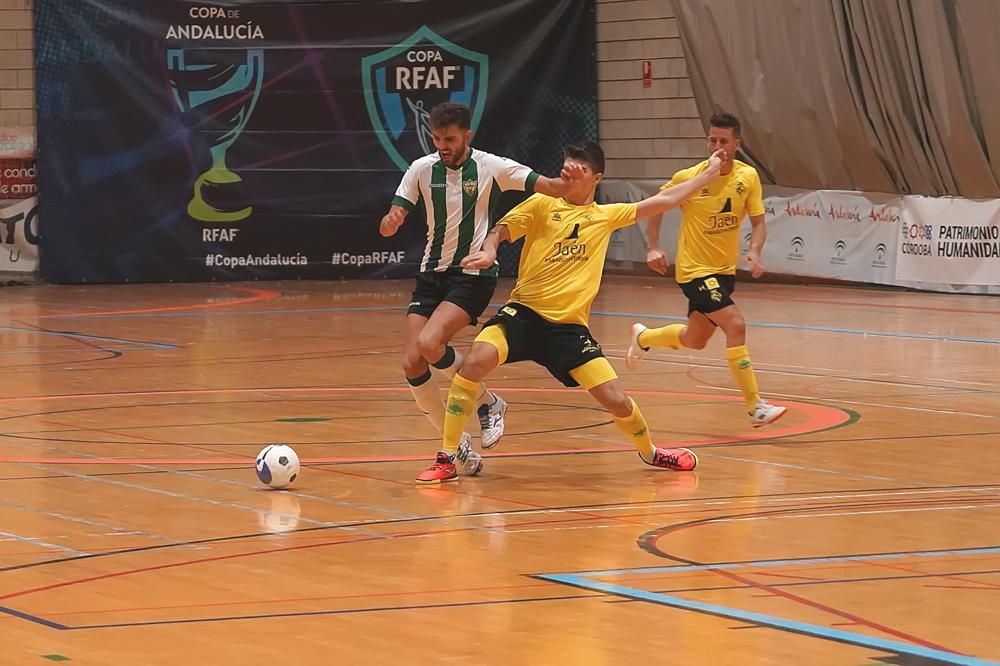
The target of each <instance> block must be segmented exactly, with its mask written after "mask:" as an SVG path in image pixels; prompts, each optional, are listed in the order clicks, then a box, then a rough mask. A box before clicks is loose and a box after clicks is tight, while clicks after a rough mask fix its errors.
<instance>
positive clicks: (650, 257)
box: [646, 248, 670, 275]
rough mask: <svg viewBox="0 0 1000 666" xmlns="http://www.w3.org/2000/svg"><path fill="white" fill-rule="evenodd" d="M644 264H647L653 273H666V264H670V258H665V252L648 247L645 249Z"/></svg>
mask: <svg viewBox="0 0 1000 666" xmlns="http://www.w3.org/2000/svg"><path fill="white" fill-rule="evenodd" d="M646 265H647V266H649V268H650V270H652V271H653V272H654V273H659V274H660V275H666V274H667V266H669V265H670V260H669V259H667V254H666V253H665V252H664V251H663V250H661V249H659V248H650V249H649V250H646Z"/></svg>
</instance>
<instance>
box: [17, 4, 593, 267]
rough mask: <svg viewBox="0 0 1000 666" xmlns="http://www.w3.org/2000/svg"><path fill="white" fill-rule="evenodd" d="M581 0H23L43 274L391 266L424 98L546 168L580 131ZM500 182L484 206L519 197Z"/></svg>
mask: <svg viewBox="0 0 1000 666" xmlns="http://www.w3.org/2000/svg"><path fill="white" fill-rule="evenodd" d="M593 11H594V7H593V0H480V1H479V2H454V1H453V0H417V1H409V2H341V1H337V0H330V1H326V2H316V1H315V0H314V1H310V2H296V1H295V0H282V1H280V2H279V1H276V0H271V1H256V0H255V1H251V0H244V1H242V2H211V3H210V2H189V1H187V0H87V1H86V2H66V1H65V0H36V2H35V20H36V42H37V44H38V47H37V49H36V59H37V71H38V75H37V76H38V83H37V87H38V142H39V154H40V155H42V156H43V157H42V159H40V161H39V164H38V168H39V184H40V187H41V188H43V189H44V192H45V196H44V197H42V198H41V200H40V202H39V205H40V216H41V217H42V218H43V219H44V220H45V234H44V235H43V236H42V239H41V253H40V257H41V273H42V277H43V278H44V279H46V280H48V281H52V282H125V281H167V280H212V279H227V280H228V279H284V278H333V277H405V276H409V275H412V274H414V273H415V271H416V270H417V267H418V266H419V263H420V259H421V254H422V249H423V245H424V241H425V238H426V233H427V230H426V224H425V222H424V220H423V214H422V212H421V211H420V209H419V207H418V210H417V211H415V212H414V213H413V214H411V216H410V218H409V219H408V220H407V223H406V224H405V225H404V226H403V227H402V229H401V230H400V233H399V234H397V235H396V236H395V237H393V238H390V239H384V238H382V237H381V236H380V235H379V234H378V222H379V219H380V218H381V216H382V215H383V214H384V213H385V212H386V210H387V208H388V205H389V202H390V201H391V198H392V195H393V192H394V191H395V189H396V186H397V185H398V183H399V180H400V178H401V176H402V173H403V171H404V170H405V169H406V167H407V165H408V164H409V163H410V162H411V161H413V160H414V159H417V158H418V157H421V156H423V155H425V154H428V153H430V152H433V151H434V145H433V141H432V138H431V133H430V128H429V126H428V115H429V112H430V110H431V108H433V107H434V106H435V105H436V104H439V103H441V102H445V101H452V102H459V103H462V104H465V105H467V106H468V107H469V109H470V110H471V112H472V114H471V115H472V128H473V130H474V132H475V138H474V139H473V146H474V147H476V148H479V149H482V150H487V151H490V152H493V153H497V154H500V155H504V156H506V157H510V158H513V159H516V160H518V161H520V162H522V163H524V164H527V165H529V166H530V167H532V168H534V169H535V170H536V171H538V172H540V173H544V174H548V175H556V174H558V171H559V167H560V165H561V163H562V147H563V146H564V145H565V144H567V143H569V142H572V141H575V140H578V139H581V138H591V139H593V138H595V137H596V130H597V109H596V88H595V87H596V83H595V81H596V62H595V53H594V41H595V40H594V15H593ZM517 200H518V199H517V197H516V196H515V195H511V196H509V197H505V198H504V200H502V201H501V210H498V211H497V213H498V214H499V213H501V212H503V208H506V207H509V206H511V205H513V204H514V203H516V202H517Z"/></svg>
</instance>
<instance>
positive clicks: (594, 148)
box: [563, 141, 604, 173]
mask: <svg viewBox="0 0 1000 666" xmlns="http://www.w3.org/2000/svg"><path fill="white" fill-rule="evenodd" d="M563 152H564V153H565V154H566V157H569V158H571V159H574V160H579V161H581V162H585V163H586V164H587V165H588V166H590V168H591V169H593V171H594V173H604V151H603V150H602V149H601V147H600V146H599V145H597V144H596V143H594V142H593V141H577V142H576V143H574V144H570V145H568V146H566V149H565V150H564V151H563Z"/></svg>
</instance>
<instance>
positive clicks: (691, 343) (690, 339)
mask: <svg viewBox="0 0 1000 666" xmlns="http://www.w3.org/2000/svg"><path fill="white" fill-rule="evenodd" d="M681 344H682V345H684V346H685V347H687V348H688V349H704V348H705V345H707V344H708V339H707V338H696V337H695V336H693V335H689V336H687V337H686V338H685V337H681Z"/></svg>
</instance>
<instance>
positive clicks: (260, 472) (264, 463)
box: [256, 444, 299, 488]
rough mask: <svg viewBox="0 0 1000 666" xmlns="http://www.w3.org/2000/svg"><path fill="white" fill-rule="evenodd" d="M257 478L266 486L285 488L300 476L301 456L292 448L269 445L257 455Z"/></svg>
mask: <svg viewBox="0 0 1000 666" xmlns="http://www.w3.org/2000/svg"><path fill="white" fill-rule="evenodd" d="M256 467H257V478H258V479H260V482H261V483H263V484H264V485H265V486H270V487H271V488H284V487H286V486H289V485H291V484H292V483H293V482H294V481H295V479H296V478H297V477H298V476H299V456H298V455H297V454H296V453H295V451H294V450H292V447H290V446H286V445H284V444H268V445H267V446H265V447H264V448H263V450H261V452H260V453H258V454H257V463H256Z"/></svg>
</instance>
